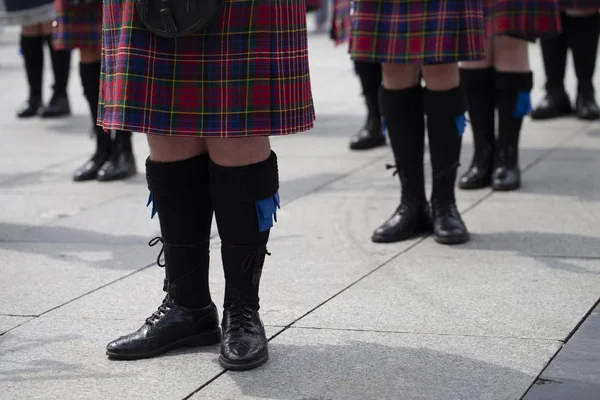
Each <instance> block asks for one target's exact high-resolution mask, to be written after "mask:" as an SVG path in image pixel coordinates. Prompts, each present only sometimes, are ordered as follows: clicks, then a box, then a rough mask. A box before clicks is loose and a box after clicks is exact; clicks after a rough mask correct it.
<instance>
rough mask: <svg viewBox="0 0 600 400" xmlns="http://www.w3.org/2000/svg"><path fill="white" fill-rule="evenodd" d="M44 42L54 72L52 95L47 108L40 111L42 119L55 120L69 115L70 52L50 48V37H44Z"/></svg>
mask: <svg viewBox="0 0 600 400" xmlns="http://www.w3.org/2000/svg"><path fill="white" fill-rule="evenodd" d="M44 41H45V42H46V43H47V45H48V47H49V48H50V59H51V61H52V71H53V72H54V94H53V95H52V98H51V99H50V102H49V103H48V105H47V106H45V107H43V108H42V109H41V110H40V116H41V117H42V118H57V117H63V116H66V115H70V114H71V106H70V104H69V97H68V96H67V84H68V83H69V74H70V71H71V52H70V51H69V50H56V49H54V47H53V46H52V36H51V35H46V36H45V37H44Z"/></svg>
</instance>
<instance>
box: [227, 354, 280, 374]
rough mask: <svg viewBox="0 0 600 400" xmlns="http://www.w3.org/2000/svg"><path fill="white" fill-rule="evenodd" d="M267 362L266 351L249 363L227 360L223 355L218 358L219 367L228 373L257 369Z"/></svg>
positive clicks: (267, 355)
mask: <svg viewBox="0 0 600 400" xmlns="http://www.w3.org/2000/svg"><path fill="white" fill-rule="evenodd" d="M268 360H269V352H268V351H266V352H265V354H264V355H263V356H262V357H261V358H259V359H258V360H253V361H250V362H245V361H233V360H228V359H226V358H225V357H223V355H220V356H219V364H220V365H221V367H223V368H225V369H228V370H230V371H247V370H249V369H254V368H258V367H260V366H261V365H263V364H264V363H266V362H267V361H268Z"/></svg>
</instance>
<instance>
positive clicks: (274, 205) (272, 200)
mask: <svg viewBox="0 0 600 400" xmlns="http://www.w3.org/2000/svg"><path fill="white" fill-rule="evenodd" d="M254 204H255V206H256V216H257V217H258V231H259V232H266V231H268V230H269V229H271V228H272V227H273V220H275V222H277V209H279V208H281V201H280V199H279V192H277V193H275V195H274V196H272V197H269V198H268V199H264V200H258V201H257V202H256V203H254Z"/></svg>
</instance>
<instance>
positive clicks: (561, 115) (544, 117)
mask: <svg viewBox="0 0 600 400" xmlns="http://www.w3.org/2000/svg"><path fill="white" fill-rule="evenodd" d="M572 115H573V110H571V111H566V110H565V111H562V112H560V113H556V114H551V115H542V116H540V115H535V114H531V115H530V117H531V119H532V120H535V121H544V120H548V119H555V118H565V117H570V116H572Z"/></svg>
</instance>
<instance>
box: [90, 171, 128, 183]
mask: <svg viewBox="0 0 600 400" xmlns="http://www.w3.org/2000/svg"><path fill="white" fill-rule="evenodd" d="M135 175H137V170H133V171H128V172H127V173H126V174H118V175H109V176H108V177H101V176H100V175H98V176H97V177H96V180H97V181H98V182H113V181H121V180H123V179H128V178H131V177H132V176H135Z"/></svg>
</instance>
